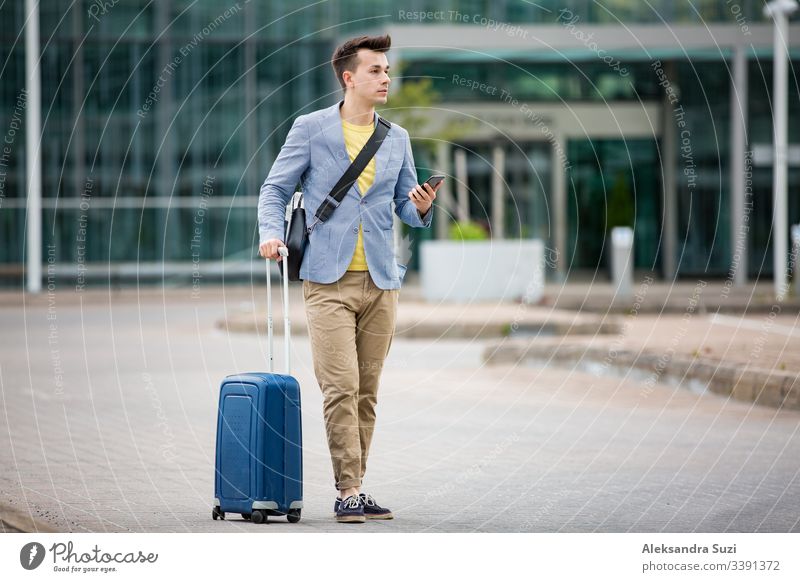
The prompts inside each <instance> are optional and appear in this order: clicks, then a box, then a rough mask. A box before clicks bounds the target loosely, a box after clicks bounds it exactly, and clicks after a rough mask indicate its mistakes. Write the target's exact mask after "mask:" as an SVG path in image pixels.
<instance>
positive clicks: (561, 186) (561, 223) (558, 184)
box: [551, 135, 567, 283]
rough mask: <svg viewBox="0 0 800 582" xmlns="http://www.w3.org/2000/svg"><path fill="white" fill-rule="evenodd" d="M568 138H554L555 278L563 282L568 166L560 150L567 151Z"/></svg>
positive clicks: (565, 249) (565, 260)
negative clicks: (562, 158)
mask: <svg viewBox="0 0 800 582" xmlns="http://www.w3.org/2000/svg"><path fill="white" fill-rule="evenodd" d="M566 151H567V140H566V139H565V138H564V136H563V135H556V136H554V139H553V157H552V167H553V177H552V180H553V185H552V188H553V196H552V199H551V200H552V204H553V229H552V232H553V241H552V245H553V246H554V247H555V257H556V270H555V280H556V282H557V283H563V282H564V281H565V280H566V278H567V168H566V166H565V164H564V163H562V160H561V156H560V153H559V152H564V153H566Z"/></svg>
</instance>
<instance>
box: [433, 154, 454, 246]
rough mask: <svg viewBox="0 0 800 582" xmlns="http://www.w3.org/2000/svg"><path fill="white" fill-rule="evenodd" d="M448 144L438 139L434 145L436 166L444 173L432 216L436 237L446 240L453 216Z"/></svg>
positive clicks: (451, 173)
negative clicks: (434, 213)
mask: <svg viewBox="0 0 800 582" xmlns="http://www.w3.org/2000/svg"><path fill="white" fill-rule="evenodd" d="M450 149H451V148H450V144H449V143H447V142H446V141H440V142H439V143H438V144H437V146H436V167H437V168H438V170H439V173H441V174H444V175H445V179H444V182H442V186H441V187H440V188H439V191H438V192H437V193H436V202H435V203H434V205H433V206H434V209H435V212H436V215H435V216H434V217H433V222H434V223H435V226H434V229H435V232H436V238H437V239H439V240H447V238H448V236H449V234H448V231H449V229H450V223H451V217H452V216H453V212H454V210H453V208H454V206H455V204H454V203H453V187H452V184H453V177H452V176H453V171H452V168H451V164H450Z"/></svg>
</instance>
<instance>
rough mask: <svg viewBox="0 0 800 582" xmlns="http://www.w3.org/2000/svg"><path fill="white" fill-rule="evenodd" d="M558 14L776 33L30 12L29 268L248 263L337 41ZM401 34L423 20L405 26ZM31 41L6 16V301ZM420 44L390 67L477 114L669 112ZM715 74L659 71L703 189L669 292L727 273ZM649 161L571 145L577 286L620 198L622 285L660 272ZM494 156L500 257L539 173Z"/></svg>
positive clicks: (718, 76)
mask: <svg viewBox="0 0 800 582" xmlns="http://www.w3.org/2000/svg"><path fill="white" fill-rule="evenodd" d="M565 9H567V10H569V11H570V13H571V14H574V15H578V16H579V18H580V22H581V23H582V24H584V25H586V26H590V25H598V26H600V25H602V26H616V27H619V28H620V30H623V27H624V26H627V25H631V24H663V25H670V26H672V25H675V26H678V25H680V26H684V25H696V26H697V27H704V26H706V25H707V24H714V25H726V26H729V27H732V28H734V27H735V28H737V29H741V28H742V26H754V25H758V24H761V25H766V24H769V21H768V19H767V18H766V17H765V16H764V15H763V11H762V3H761V2H758V1H755V0H739V1H738V2H736V3H731V2H728V1H726V0H691V1H688V0H687V1H675V0H658V1H655V0H651V1H650V2H638V1H636V2H634V1H629V0H606V1H604V2H602V3H601V2H595V1H593V0H575V1H569V0H567V1H564V0H562V1H559V2H555V1H553V0H538V1H537V2H536V3H530V2H523V1H517V0H505V1H476V0H461V1H456V0H451V1H446V2H441V1H437V2H433V1H415V0H410V1H409V2H407V3H405V7H404V8H403V10H402V11H401V10H398V8H397V5H396V3H394V2H388V1H383V0H378V1H365V0H364V1H346V0H342V1H329V2H322V3H317V4H313V5H306V4H305V3H296V2H290V1H270V2H255V1H252V2H244V0H239V1H238V2H234V1H228V0H222V1H220V0H158V1H150V0H91V1H88V0H83V1H77V2H73V1H71V0H70V1H67V0H48V1H47V2H41V3H40V48H41V78H42V124H43V127H42V136H41V137H42V139H41V153H42V189H43V231H44V232H43V245H44V249H43V256H42V260H43V261H48V260H50V261H55V262H57V263H63V264H72V265H75V264H85V265H90V266H91V265H98V266H104V267H106V266H108V265H110V264H121V263H136V264H142V263H152V264H159V265H181V264H182V265H191V264H192V262H196V261H197V260H198V259H199V258H201V259H202V260H203V261H220V260H223V259H224V260H243V261H249V260H251V259H252V258H253V256H254V254H255V250H254V249H255V247H256V243H257V229H256V223H255V206H256V200H257V195H258V190H259V187H260V185H261V183H262V182H263V180H264V178H265V176H266V174H267V172H268V170H269V167H270V165H271V163H272V160H274V158H275V156H276V154H277V152H278V151H279V149H280V146H281V145H282V143H283V140H284V138H285V136H286V133H287V132H288V130H289V127H290V126H291V122H292V121H293V119H294V118H295V117H296V116H297V115H300V114H303V113H307V112H309V111H312V110H315V109H319V108H321V107H325V106H328V105H330V104H332V103H334V102H335V101H336V100H337V99H339V97H340V91H339V87H338V84H337V83H336V81H335V79H334V77H333V73H332V70H331V67H330V64H329V59H330V55H331V53H332V51H333V49H334V47H335V46H336V45H337V44H338V43H339V42H340V41H341V40H342V39H343V38H347V37H349V36H354V35H356V34H361V33H375V32H378V31H381V30H383V29H386V28H387V27H392V28H393V29H397V28H398V27H403V26H413V25H419V24H422V25H425V26H426V28H427V29H429V30H430V31H431V34H436V32H435V31H436V27H437V26H438V25H440V24H447V25H453V24H457V22H454V21H453V18H452V17H448V19H447V21H446V22H443V21H442V20H441V19H439V20H437V18H436V17H435V15H434V16H433V17H431V18H430V19H427V20H425V19H420V17H419V13H422V12H436V11H439V12H442V11H444V12H448V11H454V12H458V13H461V14H470V15H480V16H481V18H485V19H486V20H487V21H488V20H491V21H494V22H503V23H507V24H509V25H510V24H519V25H521V26H550V27H558V26H560V25H559V24H558V23H556V22H555V18H556V15H557V14H558V13H559V11H562V10H565ZM409 13H417V15H416V16H415V17H414V18H415V19H414V21H413V22H409V17H408V14H409ZM24 21H25V13H24V2H22V1H21V0H18V1H15V2H5V3H3V4H2V5H1V6H0V61H2V63H3V69H2V91H1V92H0V100H1V101H2V103H1V105H2V106H1V107H0V131H2V132H3V134H4V139H5V144H6V145H7V146H8V147H6V148H5V150H4V151H5V154H4V155H3V156H2V159H0V162H1V163H2V167H1V168H0V171H2V183H1V184H2V190H0V268H2V276H3V277H4V280H5V281H7V282H8V281H11V282H19V281H21V280H22V272H23V265H24V257H25V224H26V222H25V147H24V143H25V131H26V127H25V115H24V112H25V106H26V93H25V50H24V29H23V25H24ZM475 22H476V21H475V19H474V18H471V19H470V20H469V21H468V22H466V21H465V22H464V23H463V24H459V26H463V28H464V31H465V33H467V35H468V33H470V32H471V31H475V30H479V29H484V28H485V26H481V25H480V24H476V23H475ZM477 22H480V19H478V21H477ZM424 44H425V43H424V39H421V40H420V45H421V46H420V47H415V49H414V50H402V53H401V57H400V58H401V59H402V62H403V75H404V76H405V77H406V78H408V79H415V78H430V79H431V80H432V83H433V88H434V90H435V91H436V92H437V93H438V94H439V96H440V98H441V100H442V101H443V102H445V103H447V104H448V105H454V106H458V105H459V104H464V105H466V104H475V103H480V102H481V101H485V100H489V99H490V98H489V96H487V95H485V94H482V93H480V92H476V91H471V90H469V89H467V88H465V87H462V86H459V85H457V84H454V83H452V82H450V80H449V79H450V77H451V76H452V75H453V74H454V72H456V73H458V74H460V75H462V76H464V77H469V78H471V79H475V80H479V81H481V82H484V83H487V84H491V85H495V86H503V87H507V88H509V89H510V90H511V91H512V92H513V93H514V95H515V96H516V97H517V98H518V99H521V100H525V101H526V102H527V103H529V104H530V105H531V107H532V108H535V107H536V105H537V104H547V103H600V104H602V103H605V102H608V101H613V102H615V103H625V102H629V103H638V102H641V101H649V102H660V101H663V99H664V96H663V89H662V87H661V86H660V85H659V82H658V78H657V77H656V76H655V75H654V74H653V70H652V68H651V67H650V63H649V62H647V61H646V60H644V59H642V58H641V56H640V55H639V56H636V55H626V54H625V53H624V52H623V53H620V54H619V55H617V57H618V58H619V61H620V63H621V65H622V66H624V67H625V68H626V70H627V71H628V72H629V75H628V76H627V77H625V78H624V79H622V78H621V77H620V76H619V75H618V74H614V73H613V72H611V71H610V70H609V67H608V66H607V65H606V64H605V63H603V62H599V61H597V60H596V59H589V58H586V57H585V56H583V57H581V56H577V57H575V56H574V55H573V57H571V58H566V57H564V55H562V56H561V57H564V58H561V57H559V58H555V57H554V56H553V55H552V54H549V55H543V54H542V52H541V51H536V50H534V49H533V48H532V49H531V50H530V51H529V54H527V55H522V56H521V55H520V52H519V51H516V52H514V54H512V55H504V54H500V53H497V54H492V53H487V54H484V55H482V56H481V57H480V58H477V57H475V53H476V52H480V49H481V48H482V47H481V46H475V47H474V49H475V50H471V51H461V53H460V54H457V55H455V56H454V55H452V54H451V55H442V54H439V53H438V52H437V51H432V50H426V49H425V47H424ZM520 44H524V41H520ZM729 56H730V55H729V54H726V53H725V52H724V51H722V52H719V51H717V52H716V53H714V52H713V51H711V52H710V53H709V52H708V51H706V52H705V53H704V52H703V51H695V53H693V54H689V55H684V56H681V55H680V54H675V55H673V56H672V57H670V58H669V59H668V60H669V61H670V62H671V63H672V66H673V75H674V79H675V80H676V81H675V82H676V84H677V85H679V87H680V93H681V103H682V105H683V107H684V109H685V111H686V119H687V123H688V124H689V125H690V127H691V128H692V133H693V135H694V136H696V137H695V141H694V156H695V162H696V165H697V185H696V187H694V188H692V189H688V188H687V187H686V185H685V183H682V182H680V181H679V182H678V183H677V194H676V195H677V201H678V203H677V208H678V216H677V224H678V227H677V233H678V237H679V239H678V245H679V246H680V247H681V248H682V249H683V252H682V256H681V260H680V262H679V272H678V275H685V276H695V275H697V274H700V273H703V274H707V275H711V276H714V275H724V274H726V273H727V271H728V266H729V262H730V254H731V248H730V236H729V229H730V226H729V223H728V220H727V216H728V214H729V199H730V198H729V195H728V188H729V184H728V182H729V175H728V174H729V170H728V164H729V158H730V149H729V148H730V145H729V144H730V135H729V134H730V131H729V128H730V118H731V112H730V107H731V73H730V62H729ZM792 59H793V60H792V63H791V64H792V67H791V68H790V75H791V77H792V78H791V80H790V83H789V87H790V95H789V104H790V105H789V109H790V111H789V141H790V143H791V144H797V143H798V142H800V131H799V130H798V123H800V91H798V82H797V79H796V77H794V71H796V70H797V65H798V63H800V60H798V55H797V54H794V53H792ZM663 60H667V58H666V57H664V59H663ZM748 69H749V74H748V88H749V95H750V99H749V106H748V112H747V119H748V141H749V143H751V144H753V143H763V144H769V143H771V139H772V117H771V108H770V99H769V95H770V91H771V86H772V79H771V71H772V67H771V55H764V54H761V55H759V54H752V55H749V60H748ZM390 104H391V101H390ZM390 119H391V117H390ZM662 146H663V144H662V143H661V141H660V139H659V138H657V137H656V138H653V139H651V140H641V139H640V138H636V139H631V140H627V139H623V140H620V139H606V138H590V137H586V138H584V139H570V140H568V142H567V143H566V156H567V158H568V159H569V160H570V162H571V163H570V168H569V170H568V184H569V196H568V206H567V209H566V211H567V217H568V219H567V220H568V224H569V233H570V235H569V237H568V240H569V246H568V248H567V254H568V255H569V256H572V257H574V258H573V261H574V262H573V264H572V267H574V268H578V269H591V268H593V267H594V266H595V265H597V264H598V262H603V261H605V258H604V252H605V251H604V250H603V244H604V243H603V238H604V234H605V231H604V229H605V225H607V224H608V221H607V219H604V216H603V214H602V213H598V212H596V211H594V210H593V209H595V208H597V207H598V206H602V205H607V204H608V201H609V197H610V196H614V195H618V196H620V197H624V196H628V197H633V200H634V202H635V210H634V214H635V218H636V225H637V226H636V259H635V261H636V267H637V268H652V269H655V270H658V268H659V265H660V261H661V257H660V254H661V253H662V252H663V249H664V246H663V244H662V239H663V233H662V223H663V221H662V216H663V208H662V207H661V203H660V201H659V197H658V196H656V195H655V193H656V192H658V191H659V190H660V189H661V188H662V186H663V184H662V182H661V181H662V179H663V176H662V172H659V171H658V167H659V165H660V164H662V157H663V156H662V154H663V152H662ZM454 147H457V148H458V147H461V148H463V149H465V150H466V151H467V157H468V171H469V175H470V185H471V190H470V196H471V197H473V198H474V199H475V204H473V205H471V208H473V209H474V212H475V217H474V218H475V219H476V220H481V219H485V218H486V211H485V209H486V208H487V207H488V205H489V204H490V201H489V200H488V194H487V193H488V192H489V190H490V183H491V173H492V171H493V170H492V168H491V161H492V156H491V152H490V146H489V145H487V144H486V143H478V142H474V143H473V142H471V141H470V140H469V138H468V137H464V138H462V139H461V140H460V141H459V143H457V144H455V145H454ZM503 147H504V148H505V176H504V178H505V181H506V183H507V185H508V189H509V191H510V195H509V198H508V205H509V208H508V211H507V212H506V213H505V216H506V217H507V218H506V220H507V224H506V225H505V235H506V236H508V237H511V236H521V237H533V236H536V237H543V238H545V239H548V238H549V237H550V236H551V235H552V233H551V232H550V229H549V228H548V225H549V224H550V223H551V222H552V219H551V217H550V216H549V215H548V213H549V212H551V211H552V201H551V200H550V199H549V198H548V197H549V196H551V193H550V184H551V178H550V172H551V171H552V164H553V160H552V155H551V153H550V152H549V150H548V148H546V147H544V146H543V145H542V143H541V142H538V141H531V142H523V143H515V144H510V143H509V144H505V145H504V146H503ZM421 173H424V171H423V172H421ZM771 175H772V173H771V170H770V167H769V166H766V165H761V166H755V167H754V171H753V196H754V199H756V200H758V201H759V204H757V205H755V206H754V214H753V216H752V227H751V231H750V237H749V240H748V248H749V252H750V261H749V269H750V274H751V275H754V274H757V273H761V274H764V273H769V272H771V269H772V262H771V260H770V258H769V257H770V256H771V255H770V253H771V250H770V243H769V238H770V237H769V233H770V218H771ZM789 188H790V197H789V199H790V203H789V216H790V221H791V222H792V223H794V222H797V221H798V220H800V205H799V204H798V200H797V199H798V196H797V195H796V194H797V192H798V189H799V188H800V168H799V167H798V166H797V165H791V166H790V171H789ZM615 192H616V193H617V194H614V193H615ZM791 193H794V194H795V195H794V196H792V195H791ZM612 206H613V205H612ZM480 209H483V210H482V211H481V210H480ZM606 218H607V217H606ZM421 236H431V235H430V234H429V233H423V235H421ZM167 270H169V269H167Z"/></svg>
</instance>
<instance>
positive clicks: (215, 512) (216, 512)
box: [211, 505, 225, 521]
mask: <svg viewBox="0 0 800 582" xmlns="http://www.w3.org/2000/svg"><path fill="white" fill-rule="evenodd" d="M211 519H213V520H214V521H217V519H225V512H224V511H221V510H220V508H219V505H217V506H216V507H215V508H214V509H212V510H211Z"/></svg>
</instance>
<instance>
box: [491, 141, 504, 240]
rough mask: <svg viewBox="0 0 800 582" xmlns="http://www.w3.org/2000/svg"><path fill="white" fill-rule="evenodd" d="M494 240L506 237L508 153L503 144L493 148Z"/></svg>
mask: <svg viewBox="0 0 800 582" xmlns="http://www.w3.org/2000/svg"><path fill="white" fill-rule="evenodd" d="M492 167H493V172H492V238H495V239H503V238H505V237H506V229H505V222H506V212H505V211H506V185H505V176H506V151H505V149H504V148H503V145H502V144H495V145H494V146H493V147H492Z"/></svg>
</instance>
